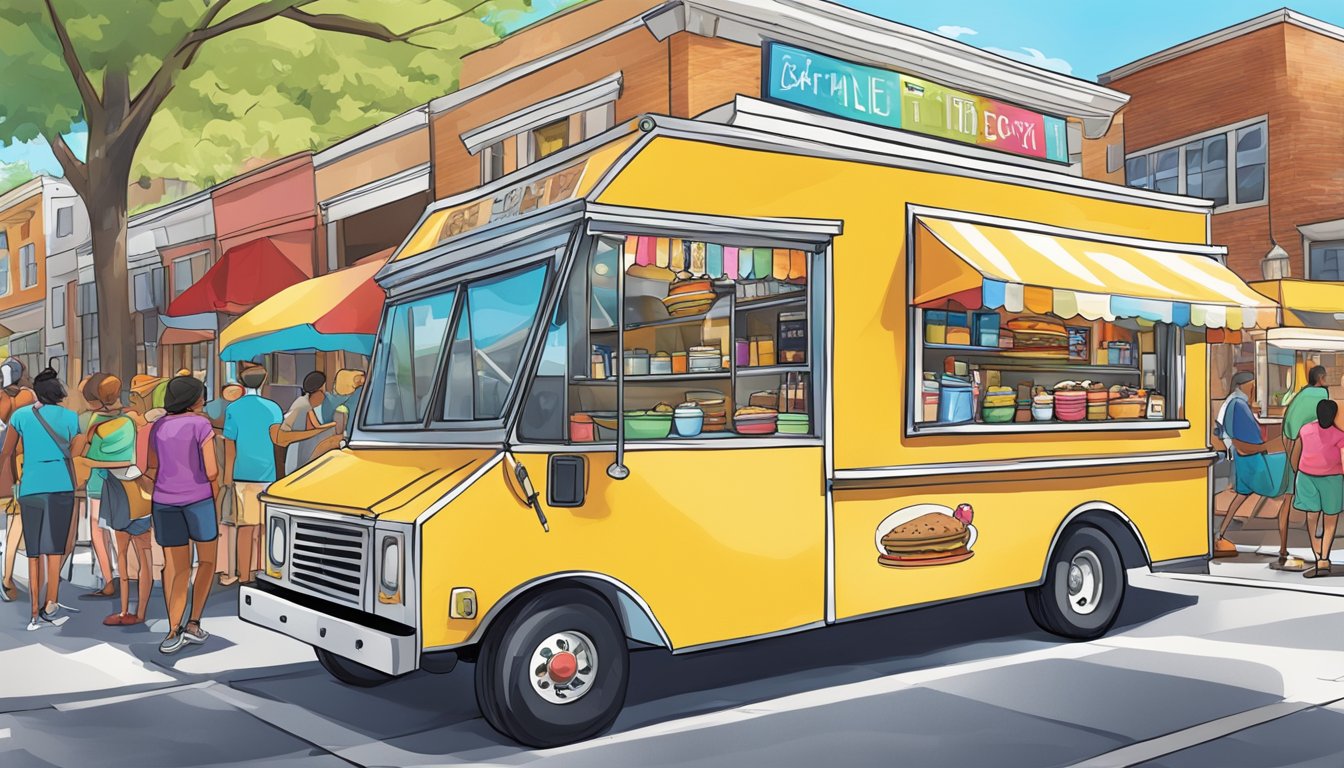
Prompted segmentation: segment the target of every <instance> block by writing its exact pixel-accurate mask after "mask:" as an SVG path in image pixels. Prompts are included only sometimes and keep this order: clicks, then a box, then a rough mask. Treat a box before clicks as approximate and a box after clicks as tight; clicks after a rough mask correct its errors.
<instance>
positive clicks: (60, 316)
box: [51, 284, 66, 328]
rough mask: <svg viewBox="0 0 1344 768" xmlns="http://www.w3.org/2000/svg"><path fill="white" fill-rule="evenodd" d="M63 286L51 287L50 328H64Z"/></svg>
mask: <svg viewBox="0 0 1344 768" xmlns="http://www.w3.org/2000/svg"><path fill="white" fill-rule="evenodd" d="M65 299H66V297H65V285H64V284H61V285H54V286H52V287H51V327H52V328H64V327H65V311H66V306H65Z"/></svg>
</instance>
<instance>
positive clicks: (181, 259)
mask: <svg viewBox="0 0 1344 768" xmlns="http://www.w3.org/2000/svg"><path fill="white" fill-rule="evenodd" d="M201 256H204V257H205V270H209V269H210V252H209V251H197V252H195V253H192V254H189V255H187V256H178V257H177V258H176V259H173V261H172V263H171V264H170V267H171V269H170V270H169V275H168V279H169V281H170V285H169V292H171V293H172V294H173V298H174V299H176V298H177V297H178V296H181V295H182V293H186V292H187V288H190V287H191V286H193V285H195V284H196V281H197V280H200V279H201V277H202V276H204V275H205V270H203V271H202V272H201V274H199V275H198V274H196V272H195V270H192V273H191V283H190V284H188V285H187V288H183V289H182V293H178V292H177V270H178V266H179V265H181V264H184V263H189V262H191V260H192V259H195V258H199V257H201Z"/></svg>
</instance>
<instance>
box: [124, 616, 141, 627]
mask: <svg viewBox="0 0 1344 768" xmlns="http://www.w3.org/2000/svg"><path fill="white" fill-rule="evenodd" d="M144 623H145V620H144V618H143V617H141V616H136V615H135V614H134V613H123V614H122V615H121V626H123V627H134V626H136V625H139V624H144Z"/></svg>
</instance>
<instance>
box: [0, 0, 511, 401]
mask: <svg viewBox="0 0 1344 768" xmlns="http://www.w3.org/2000/svg"><path fill="white" fill-rule="evenodd" d="M528 6H530V0H485V1H484V2H481V1H480V0H159V1H157V2H143V0H134V1H123V0H116V1H115V2H108V0H6V2H4V3H3V4H0V66H2V67H3V71H4V72H5V87H4V89H3V91H0V143H3V144H5V145H8V144H9V143H11V142H13V141H31V140H33V139H36V138H38V137H42V138H45V139H46V141H47V142H48V143H50V144H51V146H52V149H53V151H54V152H55V155H56V158H57V160H58V161H59V162H60V164H61V167H62V169H63V170H64V172H65V177H66V179H67V180H68V181H69V182H70V184H71V185H72V186H73V187H74V188H75V190H76V191H77V192H78V193H79V194H80V196H81V197H82V198H83V199H84V201H85V205H86V206H87V207H88V210H89V217H90V223H91V225H92V236H93V256H94V276H95V281H96V283H97V293H98V322H99V329H100V330H99V335H100V337H101V338H103V339H108V340H112V339H130V338H133V337H134V334H133V333H132V327H131V308H130V302H129V296H128V291H127V289H126V281H127V276H126V219H127V210H126V206H127V186H128V185H129V183H130V181H131V180H132V179H134V178H139V177H140V176H141V175H149V176H159V177H171V178H183V179H191V180H195V181H198V182H201V183H203V184H212V183H215V182H217V181H220V180H222V179H225V178H228V177H229V176H231V175H232V174H234V173H236V172H237V170H238V168H239V166H240V164H241V163H242V162H244V161H246V160H248V159H251V158H266V157H278V156H281V155H284V154H288V153H291V152H294V151H300V150H310V149H317V148H320V147H323V146H325V145H327V144H329V143H331V142H332V141H333V140H334V139H337V138H340V137H343V136H347V135H350V134H351V133H354V132H357V131H359V130H362V129H363V128H365V127H367V126H368V125H370V124H373V123H376V122H378V121H381V120H384V119H386V118H389V117H392V116H394V115H396V114H399V113H400V112H402V111H405V110H406V109H408V108H410V107H412V106H414V105H416V104H422V103H424V102H426V101H428V100H429V99H432V98H434V97H436V96H439V95H442V94H443V93H445V92H447V91H449V90H452V88H453V87H455V86H456V78H457V69H458V64H459V61H460V58H461V56H462V55H463V54H465V53H467V52H469V51H471V50H474V49H476V48H479V47H482V46H485V45H489V44H490V43H493V42H495V41H496V40H498V39H499V37H500V29H501V25H503V24H507V23H509V21H510V20H516V18H517V14H519V13H522V12H523V11H524V10H525V9H526V8H527V7H528ZM81 121H82V122H85V123H87V125H88V150H87V152H86V154H85V157H84V158H82V159H81V158H79V157H77V156H76V155H75V153H74V152H72V151H71V150H70V147H69V145H67V144H66V142H65V139H64V138H63V136H62V135H63V134H65V133H68V132H69V131H70V129H71V127H72V126H73V125H75V124H77V123H79V122H81ZM102 363H103V367H104V368H105V369H107V370H108V371H112V372H116V373H118V374H120V375H123V376H124V377H126V378H125V380H129V376H130V375H131V374H132V373H134V372H135V350H134V347H133V346H132V345H131V344H128V343H117V344H111V343H107V344H104V345H103V352H102Z"/></svg>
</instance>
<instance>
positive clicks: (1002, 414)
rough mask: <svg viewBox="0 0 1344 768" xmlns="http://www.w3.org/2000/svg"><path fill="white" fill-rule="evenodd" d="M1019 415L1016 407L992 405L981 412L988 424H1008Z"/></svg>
mask: <svg viewBox="0 0 1344 768" xmlns="http://www.w3.org/2000/svg"><path fill="white" fill-rule="evenodd" d="M1016 413H1017V406H1016V405H991V406H986V407H985V408H983V409H982V410H981V412H980V414H981V416H982V417H983V418H984V420H985V423H986V424H1007V423H1008V422H1010V421H1012V420H1013V416H1014V414H1016Z"/></svg>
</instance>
